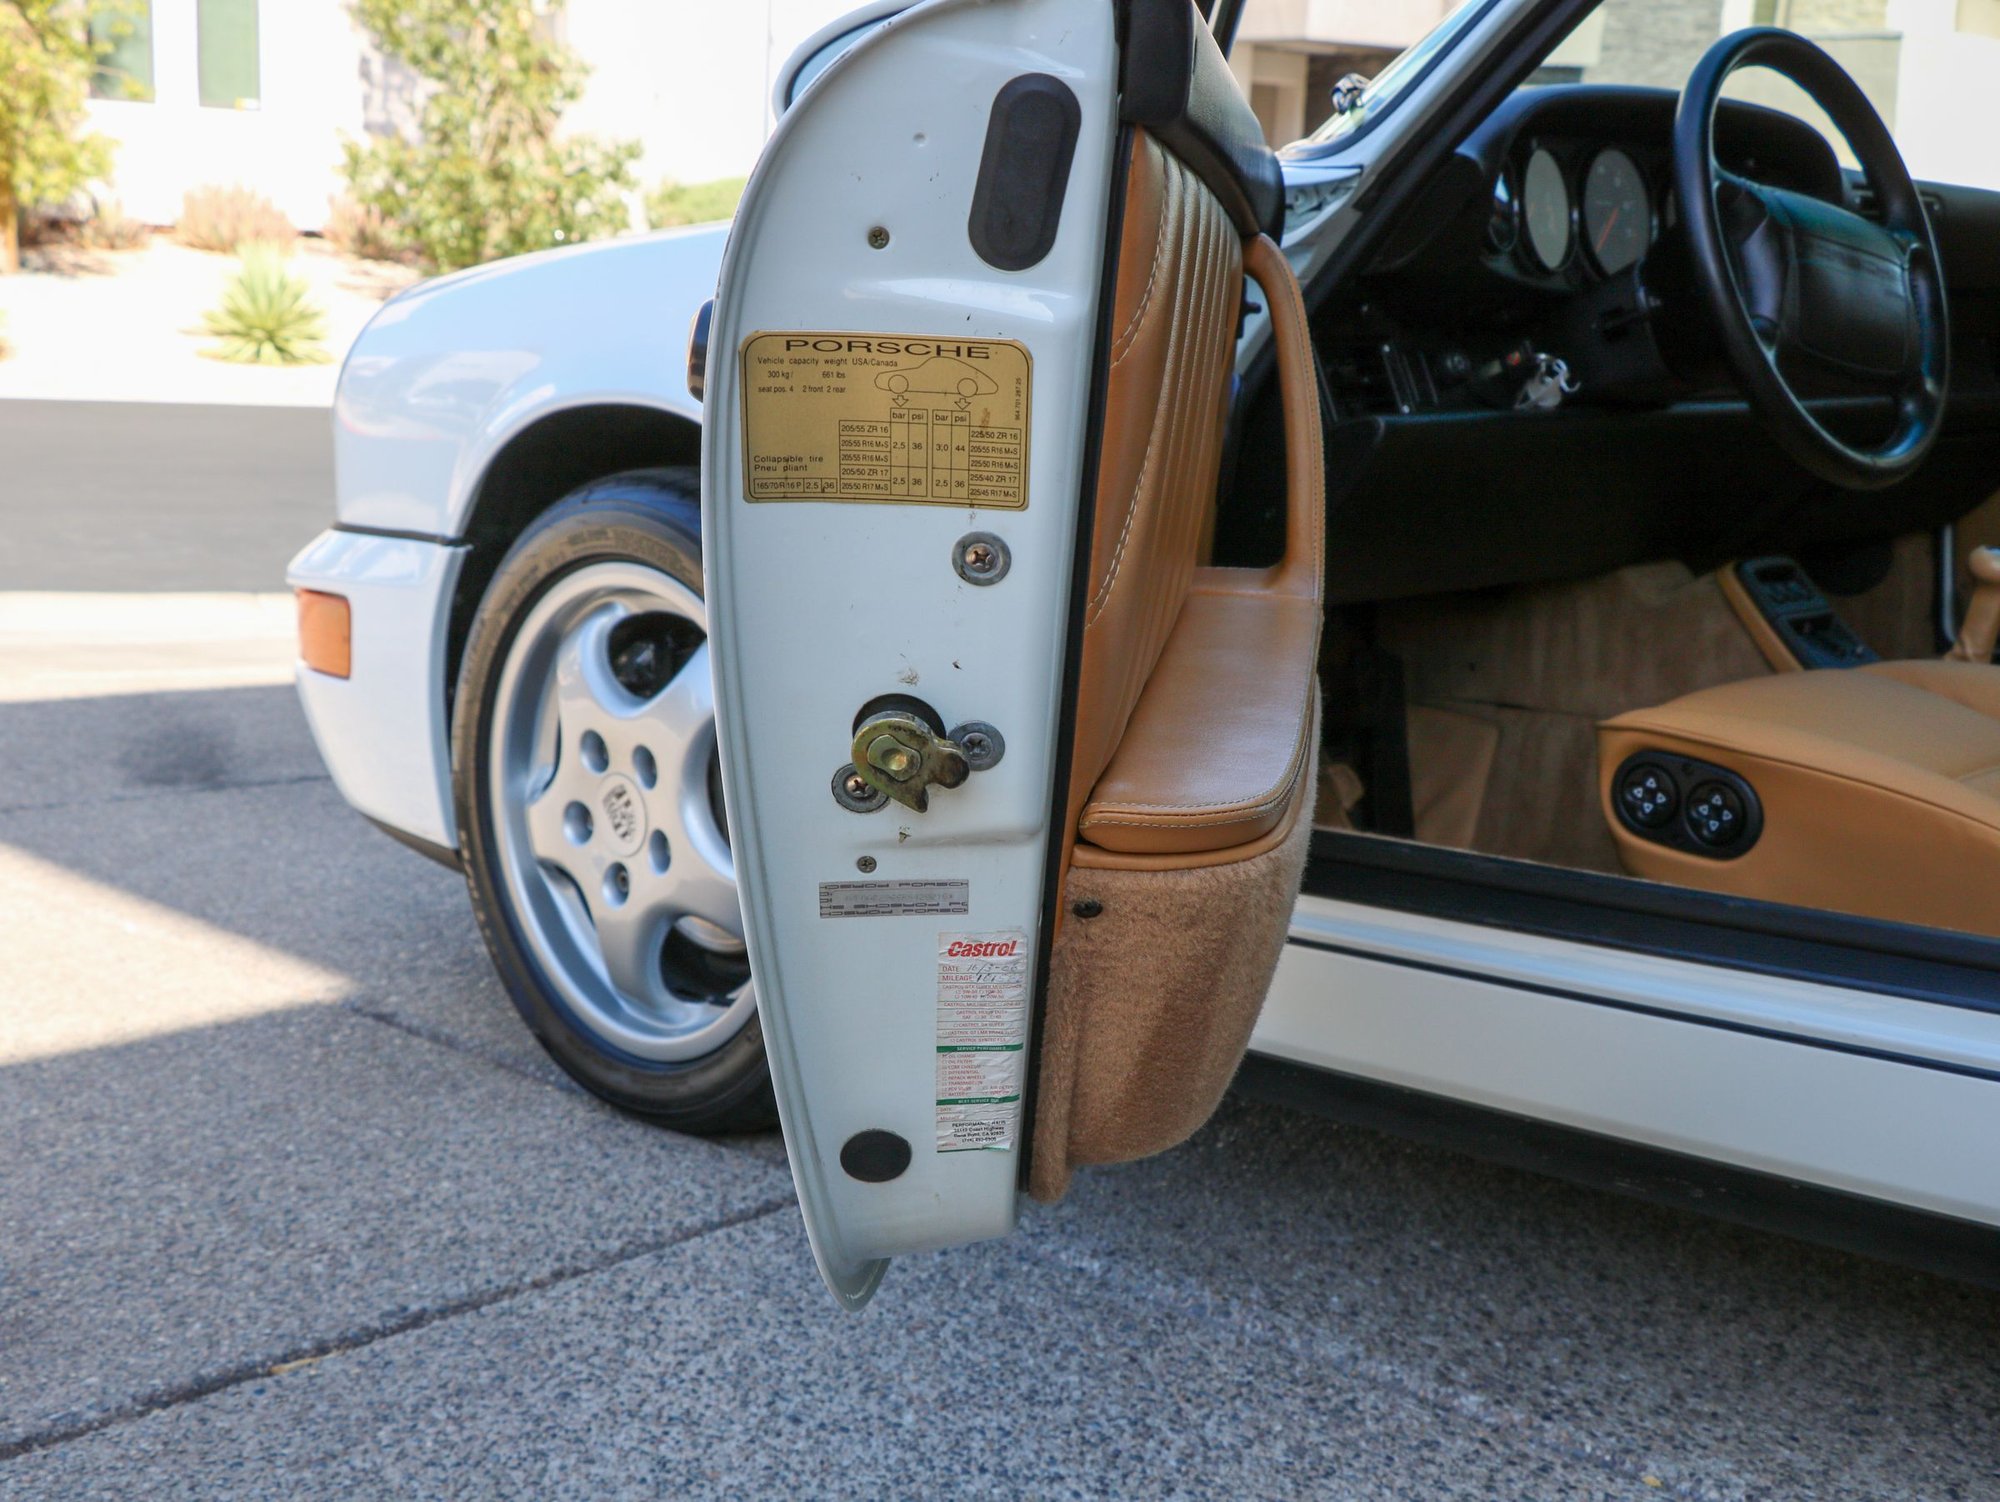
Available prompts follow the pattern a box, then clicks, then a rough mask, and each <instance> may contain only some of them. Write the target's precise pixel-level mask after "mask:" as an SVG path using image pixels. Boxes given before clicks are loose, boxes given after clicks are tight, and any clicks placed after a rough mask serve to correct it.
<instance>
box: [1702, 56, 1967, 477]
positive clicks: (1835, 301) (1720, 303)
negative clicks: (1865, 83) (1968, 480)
mask: <svg viewBox="0 0 2000 1502" xmlns="http://www.w3.org/2000/svg"><path fill="white" fill-rule="evenodd" d="M1753 64H1754V65H1759V66H1762V67H1766V68H1770V69H1771V70H1772V71H1774V72H1776V73H1781V74H1783V75H1784V76H1785V77H1786V78H1789V79H1790V80H1791V81H1792V82H1793V83H1795V84H1797V85H1798V86H1799V87H1800V88H1802V89H1804V90H1805V92H1806V93H1807V94H1808V95H1809V96H1811V98H1812V100H1813V102H1814V103H1816V104H1817V105H1819V107H1820V108H1821V109H1823V110H1825V111H1826V113H1827V115H1828V116H1829V117H1830V118H1831V119H1832V121H1833V123H1834V125H1835V126H1836V127H1838V128H1839V130H1840V132H1841V134H1842V135H1844V136H1845V137H1846V138H1847V142H1848V145H1849V147H1850V148H1851V149H1852V150H1853V152H1854V155H1855V157H1856V158H1857V159H1858V160H1859V162H1860V164H1861V170H1862V172H1863V173H1864V174H1866V176H1867V179H1868V186H1869V187H1870V188H1871V189H1873V191H1874V194H1875V204H1876V208H1877V211H1878V212H1879V214H1880V217H1881V222H1880V223H1879V224H1878V223H1875V222H1874V221H1872V220H1869V219H1864V218H1862V217H1861V216H1860V215H1859V214H1855V213H1852V212H1850V211H1848V210H1847V209H1845V208H1842V207H1840V206H1838V205H1836V204H1831V203H1827V202H1825V201H1824V200H1822V199H1818V198H1813V197H1809V196H1808V195H1806V194H1803V193H1793V192H1788V191H1786V190H1784V189H1782V188H1772V187H1766V186H1764V185H1763V184H1760V183H1753V182H1750V181H1748V180H1747V179H1745V178H1743V177H1740V176H1738V175H1736V174H1735V173H1732V172H1728V171H1725V170H1724V169H1723V168H1722V167H1721V166H1720V165H1719V164H1718V163H1717V162H1716V159H1715V111H1716V105H1717V103H1718V101H1719V100H1720V99H1721V97H1722V86H1723V83H1724V82H1725V81H1726V80H1727V79H1728V77H1729V75H1730V74H1732V73H1734V72H1735V71H1736V70H1737V69H1738V68H1741V67H1746V66H1750V65H1753ZM1674 188H1675V191H1676V193H1677V194H1678V195H1679V198H1680V207H1681V217H1682V220H1683V221H1684V223H1685V224H1686V226H1687V237H1688V247H1689V250H1690V252H1691V254H1692V258H1693V264H1694V275H1695V281H1696V283H1697V284H1698V285H1699V286H1700V288H1701V292H1702V295H1703V296H1704V297H1705V298H1706V300H1707V302H1708V306H1709V310H1710V312H1711V314H1712V315H1713V318H1714V323H1715V328H1716V331H1717V333H1718V334H1719V336H1720V338H1721V342H1722V352H1723V356H1724V359H1725V360H1726V361H1727V363H1728V365H1729V369H1730V372H1731V373H1732V374H1733V375H1734V376H1735V378H1736V383H1737V384H1738V385H1739V386H1740V387H1741V388H1742V390H1743V394H1744V396H1745V397H1746V398H1747V399H1748V401H1749V403H1750V406H1751V409H1752V410H1753V411H1755V412H1756V413H1757V415H1758V417H1759V418H1761V419H1762V421H1763V423H1764V425H1765V427H1766V428H1767V429H1768V430H1769V431H1770V433H1771V436H1772V437H1773V438H1775V439H1776V440H1777V441H1778V443H1779V444H1780V445H1781V446H1782V447H1783V448H1784V449H1785V451H1786V452H1787V453H1789V454H1790V455H1791V456H1792V457H1793V458H1794V459H1796V460H1798V462H1799V463H1800V464H1802V465H1804V466H1805V467H1806V468H1807V469H1808V470H1810V471H1812V473H1814V474H1815V475H1818V476H1819V477H1820V478H1821V479H1824V480H1828V481H1831V482H1832V483H1833V484H1835V485H1839V486H1843V487H1845V488H1847V489H1850V490H1874V489H1879V488H1880V487H1882V486H1884V485H1891V484H1894V483H1895V482H1896V481H1897V480H1900V479H1902V478H1903V477H1904V476H1906V475H1908V474H1909V473H1910V472H1911V471H1912V470H1914V469H1915V468H1916V467H1917V466H1918V465H1919V464H1921V463H1922V462H1923V459H1924V456H1925V455H1926V454H1927V453H1929V452H1930V447H1931V444H1932V443H1933V442H1934V441H1935V440H1936V438H1937V431H1938V424H1939V422H1940V420H1941V419H1942V418H1943V416H1944V403H1945V386H1946V383H1947V379H1948V376H1949V370H1950V354H1949V351H1950V331H1949V325H1948V320H1947V316H1946V313H1945V300H1944V276H1943V271H1942V268H1941V266H1940V263H1939V260H1938V253H1937V242H1936V239H1935V237H1934V236H1933V234H1932V232H1931V225H1930V220H1929V219H1928V218H1927V217H1926V216H1925V214H1924V205H1923V200H1922V199H1921V198H1919V197H1918V196H1917V189H1916V184H1914V183H1913V182H1911V181H1910V173H1909V169H1908V168H1906V167H1905V166H1904V165H1903V158H1902V154H1901V153H1900V152H1898V151H1897V150H1896V143H1895V141H1894V140H1893V139H1891V137H1890V135H1889V131H1888V128H1887V127H1886V126H1884V125H1883V123H1882V117H1881V116H1879V115H1877V114H1876V113H1875V107H1874V106H1873V105H1871V104H1870V103H1869V102H1868V99H1867V96H1866V95H1864V94H1863V93H1862V92H1861V90H1860V88H1859V87H1858V86H1857V85H1856V84H1855V82H1854V80H1853V79H1852V78H1850V77H1849V76H1848V74H1847V71H1846V70H1845V69H1844V68H1842V67H1841V66H1840V64H1839V63H1837V62H1835V61H1834V60H1833V59H1832V58H1831V57H1829V56H1827V54H1826V53H1825V52H1823V51H1821V50H1820V49H1819V48H1818V47H1816V46H1814V45H1813V44H1812V43H1811V42H1809V41H1807V40H1806V39H1805V38H1804V37H1801V36H1798V35H1796V34H1794V33H1792V32H1789V31H1781V30H1778V29H1776V28H1774V27H1757V28H1753V29H1751V30H1748V31H1739V32H1736V33H1735V34H1733V35H1731V36H1726V37H1724V38H1723V39H1722V40H1721V41H1719V42H1717V43H1716V44H1715V45H1714V46H1713V47H1711V48H1709V49H1708V51H1707V53H1706V54H1704V55H1703V57H1702V60H1701V61H1700V62H1699V63H1697V64H1696V65H1695V69H1694V72H1693V74H1692V75H1690V77H1689V78H1688V83H1687V87H1686V89H1684V90H1683V91H1682V93H1681V101H1680V108H1679V110H1678V112H1677V113H1676V114H1675V116H1674ZM1811 377H1817V378H1818V379H1817V380H1816V381H1815V382H1814V384H1813V389H1815V390H1816V391H1821V392H1825V391H1829V390H1832V391H1838V392H1852V393H1856V394H1871V393H1872V394H1875V395H1878V396H1887V397H1889V398H1890V399H1891V400H1893V402H1894V403H1895V409H1896V422H1895V428H1894V431H1893V432H1891V433H1890V434H1889V436H1888V437H1887V438H1885V439H1883V440H1882V441H1881V442H1880V443H1878V444H1876V445H1874V446H1872V447H1863V446H1857V445H1855V444H1852V443H1849V442H1847V441H1845V440H1844V439H1842V438H1840V437H1838V436H1837V435H1835V434H1834V433H1833V432H1831V431H1829V430H1828V428H1827V426H1826V425H1825V423H1823V422H1822V421H1821V420H1820V419H1819V417H1817V416H1816V415H1814V413H1813V411H1812V409H1811V408H1810V407H1808V406H1807V405H1806V403H1805V402H1804V401H1803V400H1801V399H1800V396H1799V393H1798V390H1797V388H1796V386H1795V384H1794V383H1795V382H1799V381H1803V380H1806V379H1808V378H1811Z"/></svg>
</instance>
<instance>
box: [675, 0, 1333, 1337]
mask: <svg viewBox="0 0 2000 1502" xmlns="http://www.w3.org/2000/svg"><path fill="white" fill-rule="evenodd" d="M1282 196H1283V195H1282V182H1281V179H1280V176H1279V173H1278V167H1277V163H1276V160H1275V158H1273V156H1272V155H1271V153H1270V152H1269V151H1268V150H1267V149H1266V147H1265V145H1264V142H1263V139H1262V136H1261V133H1260V132H1259V130H1258V126H1257V121H1256V119H1255V117H1254V116H1253V115H1252V113H1251V111H1250V109H1249V107H1248V105H1247V104H1246V103H1245V101H1244V100H1243V98H1242V96H1241V94H1240V92H1239V91H1238V89H1237V87H1236V84H1235V82H1234V80H1233V78H1232V77H1231V76H1230V74H1229V71H1228V67H1227V64H1226V63H1225V62H1224V60H1223V58H1222V56H1221V54H1220V52H1219V51H1218V50H1217V48H1216V46H1215V43H1214V40H1213V38H1212V37H1211V36H1210V35H1209V33H1208V31H1207V29H1206V27H1205V26H1204V25H1203V23H1202V20H1201V17H1200V15H1199V14H1198V12H1197V11H1196V10H1195V9H1194V7H1193V5H1192V4H1191V3H1190V0H1119V3H1114V0H987V3H977V0H928V3H925V4H920V5H917V6H915V7H914V8H912V9H910V10H908V11H907V12H905V13H903V14H901V15H900V16H897V17H896V18H895V19H893V20H891V21H889V22H888V23H887V24H885V25H883V26H881V27H880V28H878V29H876V30H874V31H873V32H871V33H867V34H866V35H864V37H863V38H862V40H860V41H858V42H857V43H856V44H855V45H854V46H852V48H851V49H850V50H849V51H847V52H846V53H845V54H844V55H842V56H840V57H839V58H838V59H837V60H836V61H835V62H833V63H832V64H831V65H830V66H829V67H827V68H826V69H825V71H824V72H823V73H822V74H821V75H820V76H819V77H818V78H817V80H816V81H814V82H813V83H812V84H811V86H810V87H809V88H807V89H806V91H805V92H804V93H803V95H802V96H801V97H800V98H799V99H798V100H797V102H796V103H795V104H794V105H793V107H792V108H791V110H790V111H789V112H788V113H787V114H786V116H785V117H784V119H783V121H782V122H781V124H780V126H779V128H778V130H777V133H776V134H775V136H774V137H773V138H772V141H771V143H770V145H769V147H768V148H767V149H766V151H765V153H764V156H763V159H762V161H761V162H760V163H759V165H758V168H757V171H756V174H755V176H754V177H753V178H752V180H751V183H750V187H749V190H748V192H747V193H746V195H745V197H744V200H743V205H742V209H741V212H740V214H739V216H738V218H737V220H736V223H735V228H734V231H733V233H732V237H731V241H730V246H729V251H728V255H727V258H726V260H725V262H724V266H723V272H722V281H721V286H720V289H719V292H718V295H717V302H716V308H715V313H714V321H713V324H712V329H711V335H710V340H709V350H710V354H709V358H708V363H707V377H706V399H707V423H706V429H705V440H704V451H703V456H702V458H703V472H704V487H705V490H704V528H705V547H706V549H707V565H706V566H707V569H708V601H709V611H710V621H711V631H712V643H713V659H714V663H715V672H716V693H717V702H718V716H717V720H718V735H719V736H720V738H721V750H722V758H721V760H722V766H723V786H724V797H725V801H726V804H727V809H728V822H729V829H730V835H731V840H732V845H733V850H734V854H735V859H736V864H737V871H738V874H739V880H740V883H741V890H742V897H743V903H744V909H745V918H746V922H747V929H748V936H749V943H750V955H751V963H752V967H753V972H754V974H755V977H756V985H757V995H758V1007H759V1011H760V1015H761V1018H762V1025H763V1028H764V1034H765V1042H766V1045H767V1047H768V1049H769V1053H770V1060H771V1070H772V1076H773V1079H774V1081H775V1084H776V1089H777V1096H778V1103H779V1109H780V1113H781V1116H782V1118H783V1122H784V1129H785V1140H786V1145H787V1148H788V1151H789V1153H790V1157H791V1163H792V1171H793V1175H794V1178H795V1180H796V1182H797V1185H798V1192H799V1200H800V1203H801V1205H802V1207H803V1209H804V1213H805V1219H806V1225H807V1229H808V1231H809V1233H810V1235H811V1238H812V1244H813V1249H814V1252H815V1255H816V1256H817V1258H818V1261H819V1265H820V1268H821V1270H822V1271H823V1273H824V1274H825V1277H826V1280H827V1283H828V1285H829V1286H830V1287H831V1288H832V1289H833V1291H834V1293H835V1294H836V1296H837V1297H838V1298H840V1299H841V1300H842V1301H843V1302H844V1303H846V1304H848V1305H849V1306H858V1305H859V1304H861V1303H863V1302H865V1301H866V1300H867V1299H868V1298H869V1297H870V1295H871V1294H872V1293H873V1291H874V1289H875V1287H876V1285H877V1283H878V1282H879V1281H880V1279H881V1276H882V1272H883V1269H884V1267H885V1266H886V1263H887V1259H889V1258H891V1257H893V1256H895V1255H896V1254H898V1253H900V1252H909V1251H917V1250H922V1249H927V1248H934V1247H941V1246H947V1245H951V1244H954V1243H959V1242H965V1241H972V1240H976V1239H980V1238H983V1237H990V1236H998V1235H1002V1234H1004V1233H1006V1232H1007V1231H1009V1230H1010V1229H1011V1228H1012V1226H1013V1225H1014V1220H1015V1215H1016V1205H1017V1201H1018V1197H1019V1195H1020V1194H1021V1193H1022V1192H1023V1191H1025V1192H1028V1193H1031V1194H1033V1195H1035V1196H1037V1197H1039V1198H1043V1199H1052V1198H1055V1197H1058V1196H1060V1195H1061V1194H1062V1193H1063V1192H1064V1190H1065V1188H1066V1187H1067V1185H1068V1182H1069V1178H1070V1174H1071V1171H1072V1169H1073V1168H1074V1167H1075V1166H1077V1165H1080V1164H1088V1163H1104V1162H1113V1161H1119V1160H1123V1159H1129V1158H1134V1157H1139V1156H1143V1155H1145V1154H1148V1153H1152V1152H1157V1151H1159V1150H1161V1149H1162V1148H1165V1147H1168V1146H1170V1145H1172V1144H1173V1143H1175V1142H1178V1141H1180V1140H1181V1139H1182V1138H1184V1137H1185V1136H1186V1135H1187V1134H1188V1133H1190V1132H1192V1131H1193V1130H1194V1129H1195V1128H1196V1127H1197V1126H1199V1125H1200V1123H1201V1122H1202V1121H1203V1120H1204V1119H1206V1117H1207V1116H1208V1114H1209V1112H1210V1111H1211V1110H1212V1109H1213V1108H1214V1105H1215V1103H1216V1101H1217V1100H1218V1099H1219V1098H1220V1096H1221V1094H1222V1092H1223V1090H1224V1088H1225V1087H1226V1086H1227V1084H1228V1082H1229V1079H1230V1077H1231V1076H1232V1074H1233V1073H1234V1071H1235V1068H1236V1065H1237V1063H1238V1062H1239V1060H1240V1059H1241V1056H1242V1053H1243V1050H1244V1046H1245V1043H1246V1040H1247V1039H1248V1037H1249V1034H1250V1030H1251V1026H1252V1024H1253V1022H1254V1021H1255V1018H1256V1014H1257V1011H1258V1009H1259V1007H1260V1005H1261V1004H1262V1000H1263V995H1264V991H1265V988H1266V986H1267V984H1268V983H1269V980H1270V976H1271V973H1272V970H1273V968H1274V966H1275V964H1276V962H1277V957H1278V954H1279V951H1280V949H1281V947H1282V945H1283V942H1284V936H1285V932H1286V928H1287V925H1288V922H1289V919H1290V914H1291V908H1292V902H1293V899H1294V896H1295V894H1296V892H1297V889H1298V884H1299V879H1300V875H1301V872H1302V869H1303V866H1304V860H1305V849H1306V842H1307V838H1308V835H1309V832H1310V827H1311V822H1312V818H1311V806H1310V805H1311V801H1312V794H1313V789H1314V783H1315V772H1316V746H1317V740H1318V728H1317V717H1318V694H1317V688H1316V682H1315V675H1314V667H1315V658H1316V655H1317V648H1318V639H1319V625H1320V594H1321V590H1320V576H1321V568H1322V542H1321V528H1322V525H1323V518H1322V499H1321V484H1322V480H1321V469H1320V450H1319V443H1320V432H1319V422H1318V406H1317V399H1316V391H1315V387H1314V383H1313V378H1312V369H1311V354H1310V349H1309V345H1308V341H1307V332H1306V324H1305V315H1304V310H1303V307H1302V305H1301V303H1300V300H1299V294H1298V288H1297V286H1296V284H1295V283H1294V281H1293V279H1292V276H1291V272H1290V270H1289V268H1288V267H1287V265H1286V263H1285V261H1284V259H1283V257H1282V256H1281V255H1280V253H1279V251H1278V249H1277V247H1276V245H1275V244H1274V243H1273V241H1272V239H1271V238H1270V236H1272V235H1274V234H1276V233H1277V231H1278V228H1279V223H1280V216H1281V214H1282ZM1246 275H1247V276H1248V277H1249V278H1250V279H1251V280H1252V281H1254V282H1255V283H1257V284H1259V285H1260V286H1261V288H1262V292H1261V294H1258V293H1256V292H1254V291H1253V292H1251V296H1250V302H1251V303H1253V304H1255V303H1261V304H1262V306H1261V307H1255V306H1246V296H1245V294H1246V290H1247V289H1246V287H1245V277H1246ZM1265 310H1268V316H1269V319H1270V324H1271V334H1272V337H1273V339H1274V340H1275V348H1276V368H1277V376H1276V379H1278V380H1279V381H1280V383H1281V389H1282V396H1283V403H1284V411H1285V417H1286V426H1285V445H1286V463H1287V469H1288V474H1289V479H1290V492H1289V496H1288V505H1289V508H1290V514H1289V518H1288V525H1287V531H1286V546H1285V553H1284V556H1283V557H1282V558H1280V559H1274V560H1272V562H1271V564H1270V566H1269V567H1266V568H1256V569H1228V568H1216V567H1211V566H1209V565H1208V563H1207V561H1206V560H1207V549H1208V546H1209V538H1210V536H1211V533H1212V530H1213V524H1214V514H1215V507H1216V491H1217V478H1218V472H1219V468H1220V463H1221V455H1222V449H1223V440H1224V435H1225V429H1226V426H1227V422H1228V413H1229V405H1230V397H1231V393H1232V391H1233V388H1234V385H1235V380H1234V370H1235V364H1236V355H1237V346H1238V338H1239V329H1240V328H1241V327H1243V326H1244V325H1245V324H1246V320H1248V321H1249V322H1250V324H1251V326H1252V327H1255V328H1258V329H1261V328H1262V326H1263V325H1262V321H1261V318H1259V317H1257V316H1256V315H1259V314H1262V313H1263V312H1264V311H1265Z"/></svg>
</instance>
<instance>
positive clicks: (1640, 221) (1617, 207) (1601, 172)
mask: <svg viewBox="0 0 2000 1502" xmlns="http://www.w3.org/2000/svg"><path fill="white" fill-rule="evenodd" d="M1583 236H1584V239H1585V240H1586V241H1587V242H1589V245H1590V258H1591V259H1592V260H1593V261H1595V262H1596V263H1597V269H1598V270H1599V271H1602V272H1603V273H1604V274H1605V275H1606V276H1615V275H1616V274H1617V273H1619V272H1621V271H1623V270H1624V269H1625V268H1626V267H1627V266H1631V265H1633V264H1635V263H1636V262H1637V261H1638V259H1639V257H1641V256H1643V255H1644V254H1645V253H1646V251H1647V248H1648V247H1649V246H1651V245H1652V243H1653V200H1652V197H1651V195H1649V194H1648V193H1647V191H1646V179H1645V178H1644V177H1643V176H1641V175H1640V172H1639V168H1638V166H1637V165H1636V164H1635V163H1634V162H1633V160H1632V158H1630V157H1629V156H1627V155H1626V154H1625V153H1624V152H1622V151H1620V150H1619V149H1618V148H1617V147H1615V146H1607V147H1606V148H1605V149H1604V150H1602V151H1600V152H1598V153H1597V156H1596V159H1595V160H1593V161H1592V162H1591V164H1590V171H1589V172H1587V173H1586V174H1584V179H1583Z"/></svg>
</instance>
